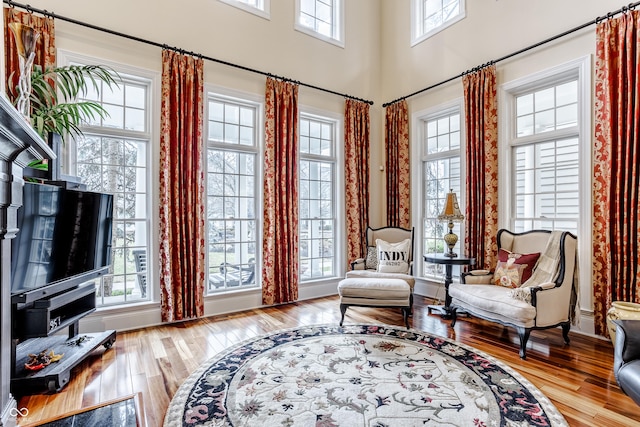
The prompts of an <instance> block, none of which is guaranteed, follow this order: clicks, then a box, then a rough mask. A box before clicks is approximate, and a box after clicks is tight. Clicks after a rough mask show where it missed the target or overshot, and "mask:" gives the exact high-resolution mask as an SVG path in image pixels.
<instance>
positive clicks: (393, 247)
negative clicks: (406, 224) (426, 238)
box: [338, 227, 415, 328]
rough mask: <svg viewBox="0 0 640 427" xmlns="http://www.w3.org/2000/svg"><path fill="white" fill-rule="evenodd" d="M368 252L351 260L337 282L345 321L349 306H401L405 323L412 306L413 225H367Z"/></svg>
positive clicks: (406, 323)
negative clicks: (377, 226)
mask: <svg viewBox="0 0 640 427" xmlns="http://www.w3.org/2000/svg"><path fill="white" fill-rule="evenodd" d="M366 243H367V245H366V247H367V253H365V254H362V256H361V257H360V258H358V259H356V260H353V261H352V262H351V268H352V270H351V271H348V272H347V274H346V277H345V279H344V280H342V281H340V283H339V284H338V294H339V295H340V312H341V313H342V317H341V320H340V325H341V326H342V323H343V321H344V316H345V313H346V311H347V308H348V307H350V306H361V307H379V308H401V309H402V312H403V317H404V321H405V325H406V326H407V328H409V319H408V318H409V316H410V315H411V314H412V310H413V309H412V307H413V287H414V285H415V279H414V277H413V228H412V229H410V230H408V229H405V228H400V227H383V228H371V227H368V228H367V242H366Z"/></svg>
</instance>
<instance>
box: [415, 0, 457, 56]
mask: <svg viewBox="0 0 640 427" xmlns="http://www.w3.org/2000/svg"><path fill="white" fill-rule="evenodd" d="M424 1H425V0H412V1H411V47H413V46H415V45H417V44H419V43H421V42H423V41H425V40H427V39H428V38H430V37H432V36H434V35H436V34H438V33H439V32H440V31H443V30H445V29H447V28H449V27H450V26H452V25H454V24H455V23H457V22H459V21H461V20H463V19H464V18H466V16H467V6H466V0H457V1H458V7H459V8H460V13H458V15H456V16H455V17H453V18H451V19H450V20H448V21H445V22H443V23H442V24H440V25H439V26H437V27H435V28H433V29H431V30H429V31H426V32H425V30H424V20H423V19H422V16H423V15H424Z"/></svg>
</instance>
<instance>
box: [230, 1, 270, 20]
mask: <svg viewBox="0 0 640 427" xmlns="http://www.w3.org/2000/svg"><path fill="white" fill-rule="evenodd" d="M220 1H221V2H223V3H227V4H229V5H231V6H234V7H237V8H238V9H242V10H244V11H246V12H249V13H253V14H254V15H258V16H260V17H262V18H265V19H269V18H270V10H271V0H220Z"/></svg>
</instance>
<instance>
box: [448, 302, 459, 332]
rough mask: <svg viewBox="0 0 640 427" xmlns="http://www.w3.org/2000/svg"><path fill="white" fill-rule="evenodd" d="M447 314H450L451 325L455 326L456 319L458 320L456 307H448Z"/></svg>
mask: <svg viewBox="0 0 640 427" xmlns="http://www.w3.org/2000/svg"><path fill="white" fill-rule="evenodd" d="M449 309H450V311H449V316H451V327H452V328H453V327H454V326H456V320H458V309H457V308H455V307H449Z"/></svg>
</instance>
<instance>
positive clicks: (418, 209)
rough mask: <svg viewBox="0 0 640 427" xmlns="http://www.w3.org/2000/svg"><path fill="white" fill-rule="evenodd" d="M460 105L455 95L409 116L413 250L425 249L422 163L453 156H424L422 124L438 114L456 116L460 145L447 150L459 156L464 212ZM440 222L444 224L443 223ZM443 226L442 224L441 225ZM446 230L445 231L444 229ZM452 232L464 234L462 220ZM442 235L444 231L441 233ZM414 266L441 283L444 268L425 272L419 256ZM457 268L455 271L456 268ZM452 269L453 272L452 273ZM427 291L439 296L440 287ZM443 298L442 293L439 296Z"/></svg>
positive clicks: (463, 140) (418, 273)
mask: <svg viewBox="0 0 640 427" xmlns="http://www.w3.org/2000/svg"><path fill="white" fill-rule="evenodd" d="M463 107H464V104H463V99H462V98H458V99H455V100H452V101H450V102H447V103H443V104H440V105H437V106H434V107H431V108H428V109H426V110H422V111H418V112H416V113H414V114H413V115H412V119H411V122H412V131H411V135H413V138H414V140H413V143H412V144H411V145H412V153H411V154H412V155H411V157H412V158H413V163H412V165H411V168H412V171H414V172H413V173H412V178H411V179H412V183H411V188H413V189H414V190H413V191H412V206H413V208H412V217H413V218H419V221H418V222H417V224H416V233H417V235H418V236H419V238H418V239H416V243H415V244H416V248H415V250H416V252H415V253H418V254H420V253H425V250H426V248H425V247H424V240H425V226H424V221H425V209H424V206H425V198H424V191H425V182H424V163H425V162H426V161H428V160H437V159H443V158H452V157H455V155H454V156H452V155H446V154H445V153H437V154H436V155H431V156H428V155H427V146H426V144H424V142H425V141H426V137H427V135H426V130H425V125H426V123H427V121H429V120H434V119H437V118H442V117H450V116H451V115H454V114H459V115H460V148H459V149H457V150H449V151H448V153H451V152H456V151H457V152H458V156H459V158H460V192H459V193H457V194H456V195H457V197H458V203H459V205H460V209H461V211H462V212H464V211H465V185H466V166H465V159H466V155H465V145H466V136H465V127H464V120H465V119H464V108H463ZM443 224H444V223H443ZM445 228H446V224H445ZM445 231H446V230H445ZM454 232H455V233H456V234H457V235H458V237H461V236H464V222H460V223H456V227H455V228H454ZM442 237H444V234H443V236H442ZM463 242H464V239H463V238H459V240H458V243H457V245H459V246H460V247H462V245H463ZM416 266H417V268H416V269H415V272H414V273H415V274H416V276H417V277H421V278H422V279H425V280H426V281H427V282H431V283H441V282H443V280H444V269H443V270H442V274H441V275H427V274H426V272H425V262H424V260H423V259H421V260H420V262H418V263H417V264H416ZM458 271H459V270H458ZM455 275H456V272H455V271H454V276H455ZM427 293H428V294H433V295H440V294H441V293H442V291H441V290H440V287H434V288H432V289H431V291H430V292H427ZM442 298H444V295H443V296H442Z"/></svg>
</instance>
